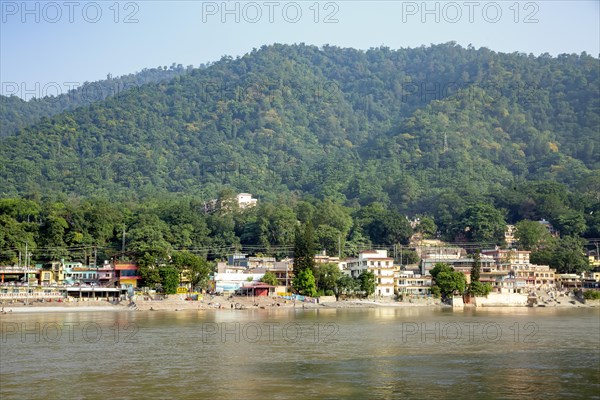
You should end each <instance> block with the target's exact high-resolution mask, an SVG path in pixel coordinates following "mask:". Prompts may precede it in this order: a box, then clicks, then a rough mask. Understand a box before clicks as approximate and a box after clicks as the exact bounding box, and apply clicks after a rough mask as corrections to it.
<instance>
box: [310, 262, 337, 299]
mask: <svg viewBox="0 0 600 400" xmlns="http://www.w3.org/2000/svg"><path fill="white" fill-rule="evenodd" d="M341 274H342V271H340V269H339V267H338V266H337V265H336V264H320V265H319V266H317V271H316V273H315V281H316V283H317V289H318V290H320V291H322V292H323V293H324V294H325V295H326V296H330V295H331V294H335V292H336V290H337V282H338V279H339V278H340V275H341Z"/></svg>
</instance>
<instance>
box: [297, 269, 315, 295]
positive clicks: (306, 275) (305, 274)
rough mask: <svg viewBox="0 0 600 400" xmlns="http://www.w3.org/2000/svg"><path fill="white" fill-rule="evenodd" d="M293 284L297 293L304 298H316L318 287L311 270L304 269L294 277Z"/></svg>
mask: <svg viewBox="0 0 600 400" xmlns="http://www.w3.org/2000/svg"><path fill="white" fill-rule="evenodd" d="M292 284H293V286H294V289H295V290H296V292H297V293H299V294H301V295H304V296H311V297H313V296H316V294H317V285H316V284H315V277H314V276H313V273H312V270H311V269H310V268H304V269H302V270H301V271H300V272H298V274H297V275H296V276H295V277H294V279H293V281H292Z"/></svg>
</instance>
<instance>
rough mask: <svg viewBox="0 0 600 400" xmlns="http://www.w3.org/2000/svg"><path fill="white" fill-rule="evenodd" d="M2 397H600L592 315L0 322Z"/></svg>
mask: <svg viewBox="0 0 600 400" xmlns="http://www.w3.org/2000/svg"><path fill="white" fill-rule="evenodd" d="M0 324H1V326H0V328H1V329H0V346H1V348H0V398H1V399H3V400H8V399H106V398H109V399H118V398H139V399H146V398H150V399H155V398H156V399H179V398H216V399H267V398H278V399H318V398H329V399H341V398H349V399H368V398H377V399H397V398H410V399H413V398H427V399H432V398H449V399H464V398H485V399H496V398H502V399H538V398H539V399H541V398H543V399H568V398H586V399H592V398H596V399H598V398H600V369H599V368H600V309H598V308H586V309H574V308H568V309H567V308H566V309H558V308H556V309H550V308H533V309H531V308H489V309H469V310H465V311H463V310H461V311H453V310H451V309H430V308H425V307H413V308H394V307H389V308H371V309H317V310H293V309H288V310H242V311H240V310H207V311H204V310H203V311H179V312H173V311H171V312H156V311H155V312H139V311H138V312H135V311H131V312H125V311H121V312H62V313H58V312H56V313H44V314H7V315H2V316H0Z"/></svg>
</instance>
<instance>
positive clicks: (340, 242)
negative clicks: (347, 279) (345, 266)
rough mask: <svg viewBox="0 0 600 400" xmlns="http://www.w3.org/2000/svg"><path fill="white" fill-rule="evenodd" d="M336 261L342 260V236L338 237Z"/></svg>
mask: <svg viewBox="0 0 600 400" xmlns="http://www.w3.org/2000/svg"><path fill="white" fill-rule="evenodd" d="M338 259H339V260H341V259H342V235H338Z"/></svg>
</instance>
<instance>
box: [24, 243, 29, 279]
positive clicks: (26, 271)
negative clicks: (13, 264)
mask: <svg viewBox="0 0 600 400" xmlns="http://www.w3.org/2000/svg"><path fill="white" fill-rule="evenodd" d="M27 254H28V253H27V242H25V280H26V281H27V282H29V264H28V262H27Z"/></svg>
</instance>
